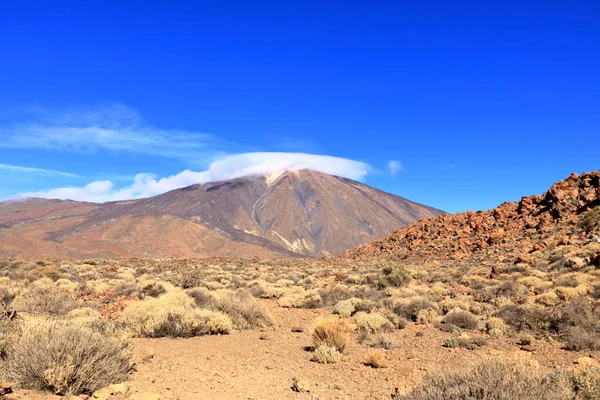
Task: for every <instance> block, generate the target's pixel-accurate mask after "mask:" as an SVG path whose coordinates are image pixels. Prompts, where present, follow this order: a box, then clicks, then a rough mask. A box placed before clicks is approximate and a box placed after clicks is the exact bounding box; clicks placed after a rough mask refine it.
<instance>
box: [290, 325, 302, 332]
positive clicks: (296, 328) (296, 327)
mask: <svg viewBox="0 0 600 400" xmlns="http://www.w3.org/2000/svg"><path fill="white" fill-rule="evenodd" d="M292 332H294V333H302V332H304V328H302V327H299V326H294V327H292Z"/></svg>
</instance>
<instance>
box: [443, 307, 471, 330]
mask: <svg viewBox="0 0 600 400" xmlns="http://www.w3.org/2000/svg"><path fill="white" fill-rule="evenodd" d="M443 322H444V323H445V324H451V325H455V326H458V327H459V328H462V329H469V330H472V329H475V328H477V322H478V320H477V317H476V316H474V315H473V314H471V313H470V312H468V311H463V310H456V311H452V312H450V313H449V314H447V315H446V316H445V317H444V319H443Z"/></svg>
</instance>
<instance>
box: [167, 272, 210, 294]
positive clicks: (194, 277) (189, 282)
mask: <svg viewBox="0 0 600 400" xmlns="http://www.w3.org/2000/svg"><path fill="white" fill-rule="evenodd" d="M203 279H204V274H203V273H202V272H201V271H200V270H199V269H198V268H183V269H181V270H179V271H178V272H177V274H176V275H175V277H174V279H173V280H172V283H173V284H174V285H175V286H179V287H180V288H182V289H190V288H195V287H198V286H200V285H201V284H202V282H203Z"/></svg>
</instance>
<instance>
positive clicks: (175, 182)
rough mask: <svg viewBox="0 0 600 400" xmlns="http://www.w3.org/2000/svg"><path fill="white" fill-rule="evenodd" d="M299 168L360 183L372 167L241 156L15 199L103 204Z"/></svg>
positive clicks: (316, 158) (334, 160) (304, 157)
mask: <svg viewBox="0 0 600 400" xmlns="http://www.w3.org/2000/svg"><path fill="white" fill-rule="evenodd" d="M298 169H314V170H316V171H320V172H324V173H326V174H331V175H338V176H342V177H345V178H350V179H355V180H362V179H364V178H365V177H366V176H367V174H368V173H369V171H370V170H371V167H370V166H369V165H368V164H365V163H363V162H360V161H355V160H350V159H347V158H341V157H333V156H324V155H315V154H304V153H266V152H259V153H242V154H234V155H229V156H225V157H222V158H219V159H217V160H216V161H214V162H213V163H212V164H210V166H209V168H208V169H207V170H206V171H202V172H196V171H190V170H185V171H182V172H180V173H178V174H176V175H172V176H169V177H165V178H158V177H157V176H155V175H153V174H148V173H142V174H138V175H136V176H135V177H134V179H133V182H132V183H131V184H130V185H128V186H125V187H120V188H119V187H115V185H114V184H113V183H112V182H111V181H95V182H91V183H89V184H88V185H86V186H83V187H62V188H55V189H50V190H47V191H40V192H31V193H22V194H20V195H18V196H16V197H17V198H21V199H22V198H28V197H41V198H48V199H50V198H51V199H61V200H67V199H68V200H77V201H89V202H94V203H104V202H107V201H117V200H130V199H139V198H143V197H150V196H156V195H158V194H161V193H165V192H168V191H169V190H173V189H178V188H181V187H185V186H189V185H193V184H201V183H206V182H213V181H220V180H227V179H233V178H239V177H241V176H246V175H256V174H270V173H274V172H279V171H289V170H298Z"/></svg>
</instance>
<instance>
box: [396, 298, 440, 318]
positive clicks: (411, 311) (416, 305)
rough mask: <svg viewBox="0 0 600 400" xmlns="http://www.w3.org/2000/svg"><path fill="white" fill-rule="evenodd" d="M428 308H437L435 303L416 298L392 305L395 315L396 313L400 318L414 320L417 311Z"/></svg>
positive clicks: (417, 313)
mask: <svg viewBox="0 0 600 400" xmlns="http://www.w3.org/2000/svg"><path fill="white" fill-rule="evenodd" d="M428 308H433V309H435V308H437V306H436V305H435V303H432V302H431V301H429V300H426V299H423V298H418V299H415V300H413V301H411V302H410V303H407V304H404V303H400V304H396V305H395V306H394V307H393V311H394V313H395V314H396V315H398V316H399V317H401V318H406V319H408V320H410V321H415V322H416V321H417V316H418V315H419V311H421V310H426V309H428Z"/></svg>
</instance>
